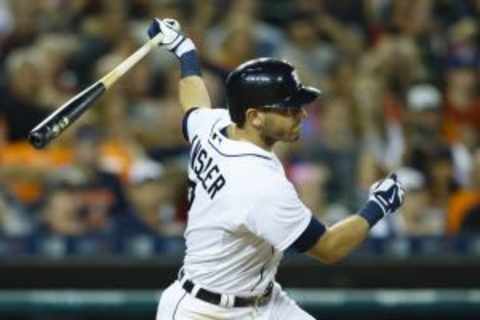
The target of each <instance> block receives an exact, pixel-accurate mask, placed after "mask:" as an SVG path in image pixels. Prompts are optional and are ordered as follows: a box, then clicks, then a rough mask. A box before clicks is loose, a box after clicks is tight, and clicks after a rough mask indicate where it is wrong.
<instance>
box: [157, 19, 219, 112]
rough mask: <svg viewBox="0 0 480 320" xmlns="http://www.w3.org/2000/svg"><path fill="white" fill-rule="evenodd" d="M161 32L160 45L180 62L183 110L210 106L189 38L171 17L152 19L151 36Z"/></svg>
mask: <svg viewBox="0 0 480 320" xmlns="http://www.w3.org/2000/svg"><path fill="white" fill-rule="evenodd" d="M158 33H163V35H164V38H163V40H162V42H161V43H160V46H162V47H165V48H166V49H167V50H169V51H170V52H172V53H173V54H174V55H175V56H176V57H177V58H178V60H179V62H180V71H181V79H180V82H179V100H180V105H181V106H182V109H183V111H184V112H188V111H189V110H192V109H193V108H198V107H203V108H211V102H210V96H209V95H208V91H207V88H206V86H205V83H204V81H203V79H202V77H201V71H200V63H199V61H198V56H197V49H196V47H195V45H194V43H193V42H192V40H191V39H190V38H187V37H185V35H183V34H182V33H181V32H180V25H179V24H178V22H177V21H175V20H173V19H163V20H160V19H154V20H153V22H152V23H151V24H150V27H149V28H148V35H149V37H150V38H153V37H154V36H156V35H157V34H158Z"/></svg>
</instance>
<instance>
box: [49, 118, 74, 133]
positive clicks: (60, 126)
mask: <svg viewBox="0 0 480 320" xmlns="http://www.w3.org/2000/svg"><path fill="white" fill-rule="evenodd" d="M69 124H70V120H68V118H67V117H63V118H61V119H60V120H59V121H58V122H57V123H56V124H55V125H54V126H53V127H52V134H53V136H54V137H56V136H58V135H59V134H60V133H61V132H62V131H63V130H64V129H65V128H66V127H67V126H68V125H69Z"/></svg>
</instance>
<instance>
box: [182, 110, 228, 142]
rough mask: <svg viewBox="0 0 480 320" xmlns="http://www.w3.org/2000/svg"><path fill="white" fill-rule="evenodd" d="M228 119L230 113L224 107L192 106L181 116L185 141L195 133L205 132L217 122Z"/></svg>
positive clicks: (189, 139) (226, 121) (223, 121)
mask: <svg viewBox="0 0 480 320" xmlns="http://www.w3.org/2000/svg"><path fill="white" fill-rule="evenodd" d="M230 121H231V120H230V115H229V113H228V111H227V110H226V109H223V108H214V109H212V108H192V109H190V110H188V111H187V112H186V113H185V115H184V117H183V125H182V131H183V135H184V137H185V138H186V139H187V141H191V140H192V139H193V137H194V136H195V135H202V134H207V133H209V132H211V130H212V128H213V127H215V126H216V125H218V124H219V123H229V122H230Z"/></svg>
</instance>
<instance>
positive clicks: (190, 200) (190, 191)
mask: <svg viewBox="0 0 480 320" xmlns="http://www.w3.org/2000/svg"><path fill="white" fill-rule="evenodd" d="M196 187H197V184H196V183H195V182H193V181H192V180H190V179H188V191H187V192H188V194H187V196H188V200H187V201H188V203H187V210H190V208H191V207H192V204H193V201H194V200H195V188H196Z"/></svg>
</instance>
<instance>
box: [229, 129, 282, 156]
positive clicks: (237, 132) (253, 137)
mask: <svg viewBox="0 0 480 320" xmlns="http://www.w3.org/2000/svg"><path fill="white" fill-rule="evenodd" d="M227 133H228V137H229V138H230V139H232V140H239V141H247V142H250V143H253V144H254V145H256V146H258V147H260V148H262V149H264V150H265V151H268V152H271V151H272V148H273V144H274V142H273V141H272V142H270V141H265V139H263V138H262V136H261V135H260V134H259V133H258V132H256V131H253V130H248V129H244V128H239V127H237V126H236V125H234V124H233V125H230V126H229V127H228V128H227Z"/></svg>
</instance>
